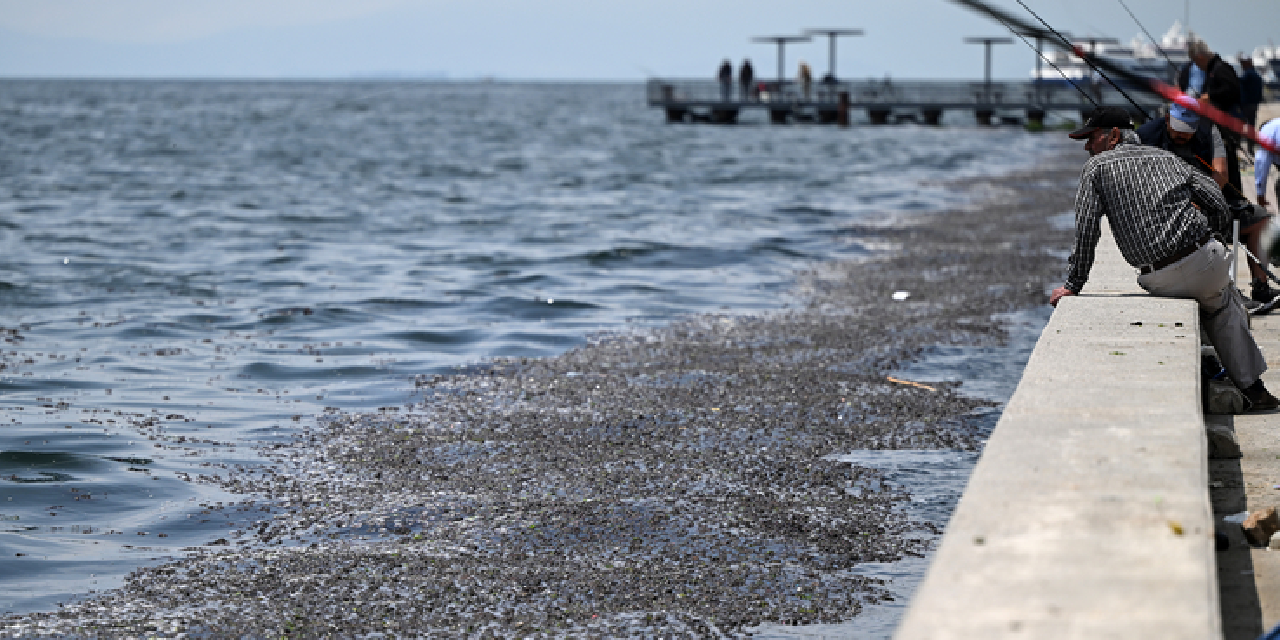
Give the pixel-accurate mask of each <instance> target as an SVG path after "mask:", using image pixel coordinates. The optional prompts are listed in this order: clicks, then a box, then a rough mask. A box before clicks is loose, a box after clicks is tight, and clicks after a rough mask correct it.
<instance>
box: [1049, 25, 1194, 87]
mask: <svg viewBox="0 0 1280 640" xmlns="http://www.w3.org/2000/svg"><path fill="white" fill-rule="evenodd" d="M1072 44H1073V45H1075V46H1077V47H1079V48H1081V49H1083V50H1085V51H1089V52H1091V53H1093V54H1095V55H1097V56H1100V57H1104V58H1107V59H1108V60H1110V61H1112V62H1114V63H1116V64H1118V65H1120V66H1121V67H1124V68H1125V69H1128V70H1130V71H1132V72H1134V73H1136V74H1139V75H1141V76H1144V77H1148V78H1152V77H1154V78H1159V79H1161V80H1164V81H1165V82H1170V83H1171V82H1173V80H1174V79H1175V77H1176V74H1177V72H1178V70H1179V69H1181V68H1182V66H1183V65H1185V64H1186V63H1187V62H1188V61H1189V60H1190V58H1188V57H1187V33H1186V32H1185V31H1184V29H1183V27H1182V23H1180V22H1177V21H1175V22H1174V23H1173V26H1172V27H1170V28H1169V30H1168V31H1167V32H1165V34H1164V37H1163V38H1161V39H1160V44H1159V45H1158V46H1157V45H1156V44H1155V43H1153V42H1151V41H1150V40H1149V39H1147V38H1146V37H1145V36H1143V35H1142V34H1139V35H1138V36H1135V37H1134V38H1133V39H1132V40H1131V41H1130V42H1129V44H1128V46H1123V45H1121V44H1120V43H1119V42H1118V41H1116V40H1115V39H1113V38H1076V39H1074V40H1073V41H1072ZM1044 58H1045V62H1047V63H1048V64H1044V65H1037V69H1035V70H1033V71H1032V72H1031V78H1032V80H1033V81H1034V82H1036V83H1037V84H1042V85H1045V86H1054V87H1056V86H1062V85H1067V84H1070V83H1075V84H1076V85H1077V86H1079V87H1080V88H1082V89H1085V88H1089V87H1092V86H1094V85H1095V84H1097V83H1100V82H1102V79H1101V78H1099V77H1097V76H1096V75H1095V74H1094V71H1093V69H1091V68H1090V67H1089V65H1088V64H1086V63H1085V62H1084V60H1082V59H1081V58H1080V57H1079V56H1077V55H1075V54H1074V53H1071V52H1069V51H1063V50H1060V49H1055V50H1052V51H1046V52H1044ZM1055 67H1056V68H1055Z"/></svg>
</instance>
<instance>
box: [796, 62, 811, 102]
mask: <svg viewBox="0 0 1280 640" xmlns="http://www.w3.org/2000/svg"><path fill="white" fill-rule="evenodd" d="M796 79H797V80H799V81H800V90H801V91H802V92H803V93H804V99H805V101H808V100H809V93H810V92H811V91H812V90H813V71H811V70H810V69H809V63H807V62H805V61H804V60H801V61H800V71H799V72H798V73H797V74H796Z"/></svg>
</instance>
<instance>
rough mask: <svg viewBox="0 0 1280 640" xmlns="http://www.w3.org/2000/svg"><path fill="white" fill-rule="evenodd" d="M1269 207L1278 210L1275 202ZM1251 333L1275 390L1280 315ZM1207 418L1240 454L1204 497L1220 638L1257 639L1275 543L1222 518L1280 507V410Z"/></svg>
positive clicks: (1270, 617) (1274, 619) (1248, 177)
mask: <svg viewBox="0 0 1280 640" xmlns="http://www.w3.org/2000/svg"><path fill="white" fill-rule="evenodd" d="M1276 117H1280V103H1271V104H1265V105H1262V108H1261V109H1259V112H1258V122H1265V121H1267V120H1269V119H1271V118H1276ZM1240 169H1241V172H1242V173H1243V175H1242V176H1241V178H1242V181H1243V182H1244V185H1245V193H1246V194H1247V195H1248V196H1249V199H1250V200H1253V196H1254V189H1253V173H1252V171H1251V170H1250V167H1249V166H1248V163H1244V162H1241V167H1240ZM1276 174H1277V172H1276V171H1275V170H1272V171H1271V175H1270V177H1269V180H1268V188H1267V194H1268V196H1270V194H1272V193H1273V189H1274V185H1275V182H1276V178H1277V175H1276ZM1271 210H1272V211H1275V204H1274V203H1272V205H1271ZM1241 258H1242V260H1241V261H1240V265H1239V269H1238V273H1239V274H1240V277H1242V278H1245V279H1246V280H1247V279H1248V275H1247V274H1248V271H1247V270H1246V269H1247V267H1246V266H1245V264H1244V260H1243V255H1242V256H1241ZM1272 270H1273V271H1274V270H1275V268H1274V267H1273V268H1272ZM1246 290H1247V288H1246ZM1253 336H1254V339H1255V340H1257V341H1258V346H1259V347H1261V348H1262V353H1263V355H1265V356H1266V357H1267V366H1268V367H1269V368H1270V370H1269V371H1267V373H1265V374H1263V376H1262V379H1263V381H1264V382H1265V383H1266V385H1267V387H1268V388H1269V389H1272V390H1273V392H1274V390H1276V389H1278V388H1280V315H1276V314H1272V315H1268V316H1262V317H1255V318H1254V319H1253ZM1207 419H1210V420H1212V421H1213V422H1215V423H1217V424H1220V425H1223V426H1226V427H1228V428H1230V429H1232V430H1233V431H1234V433H1235V435H1236V438H1237V439H1238V441H1239V444H1240V451H1241V453H1242V454H1243V456H1242V457H1241V458H1238V459H1222V460H1210V461H1209V479H1210V484H1209V495H1210V497H1211V498H1212V501H1213V510H1214V515H1215V517H1216V518H1217V527H1218V529H1219V530H1220V531H1223V532H1225V533H1227V534H1228V535H1230V536H1231V547H1230V548H1229V549H1228V550H1227V551H1224V552H1221V553H1219V554H1218V583H1219V588H1220V589H1221V599H1222V623H1223V625H1222V626H1223V637H1224V638H1225V639H1226V640H1254V639H1255V638H1257V637H1258V635H1259V634H1261V633H1262V632H1263V631H1264V630H1270V629H1271V628H1272V627H1275V626H1276V625H1277V624H1280V549H1276V548H1268V547H1250V546H1249V545H1248V543H1247V542H1246V540H1245V537H1244V532H1243V531H1242V530H1241V528H1240V526H1239V525H1237V524H1235V523H1234V522H1229V521H1227V520H1224V518H1225V517H1229V516H1231V515H1233V514H1238V513H1241V512H1244V511H1257V510H1260V509H1266V508H1267V507H1276V508H1278V509H1280V489H1276V487H1277V486H1280V412H1274V411H1272V412H1267V413H1250V414H1244V415H1238V416H1207ZM1276 537H1277V538H1280V535H1278V536H1276ZM1277 546H1278V547H1280V543H1277Z"/></svg>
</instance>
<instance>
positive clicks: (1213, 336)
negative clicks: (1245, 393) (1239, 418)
mask: <svg viewBox="0 0 1280 640" xmlns="http://www.w3.org/2000/svg"><path fill="white" fill-rule="evenodd" d="M1230 263H1231V254H1230V253H1229V252H1228V251H1227V248H1226V247H1224V246H1222V243H1220V242H1218V241H1216V240H1214V241H1211V242H1209V243H1208V244H1206V245H1205V246H1204V247H1203V248H1201V249H1200V250H1199V251H1197V252H1195V253H1193V254H1191V255H1190V256H1189V257H1187V258H1186V259H1185V260H1182V261H1181V262H1178V263H1176V264H1174V265H1172V266H1169V267H1166V268H1164V269H1161V270H1159V271H1156V272H1154V273H1149V274H1146V275H1143V276H1139V277H1138V285H1139V286H1141V287H1142V288H1143V289H1146V290H1147V291H1149V292H1151V293H1152V294H1155V295H1158V296H1166V297H1171V298H1192V299H1194V300H1195V301H1196V302H1197V303H1199V305H1200V319H1201V323H1202V324H1203V326H1204V329H1205V333H1207V334H1208V335H1209V342H1210V343H1212V344H1213V348H1214V350H1215V351H1217V352H1218V359H1219V360H1221V361H1222V366H1223V367H1224V368H1225V369H1226V370H1227V374H1228V375H1229V376H1231V381H1232V382H1234V383H1235V384H1236V386H1237V387H1240V388H1241V389H1246V388H1248V387H1250V386H1252V385H1253V383H1255V382H1257V381H1258V379H1259V377H1260V376H1261V375H1262V373H1263V372H1264V371H1266V370H1267V361H1266V359H1265V358H1263V357H1262V351H1261V350H1259V349H1258V345H1257V343H1256V342H1254V340H1253V334H1252V333H1250V332H1249V314H1248V312H1247V311H1245V309H1244V306H1243V304H1241V301H1240V298H1239V293H1238V292H1236V290H1235V287H1234V286H1232V285H1231V277H1230V271H1229V270H1230Z"/></svg>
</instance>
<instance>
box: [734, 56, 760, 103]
mask: <svg viewBox="0 0 1280 640" xmlns="http://www.w3.org/2000/svg"><path fill="white" fill-rule="evenodd" d="M755 81H756V70H755V69H753V68H752V67H751V59H750V58H747V59H745V60H743V61H742V67H741V68H740V69H738V86H739V87H741V88H742V101H743V102H750V101H751V97H752V96H753V95H754V91H755Z"/></svg>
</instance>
